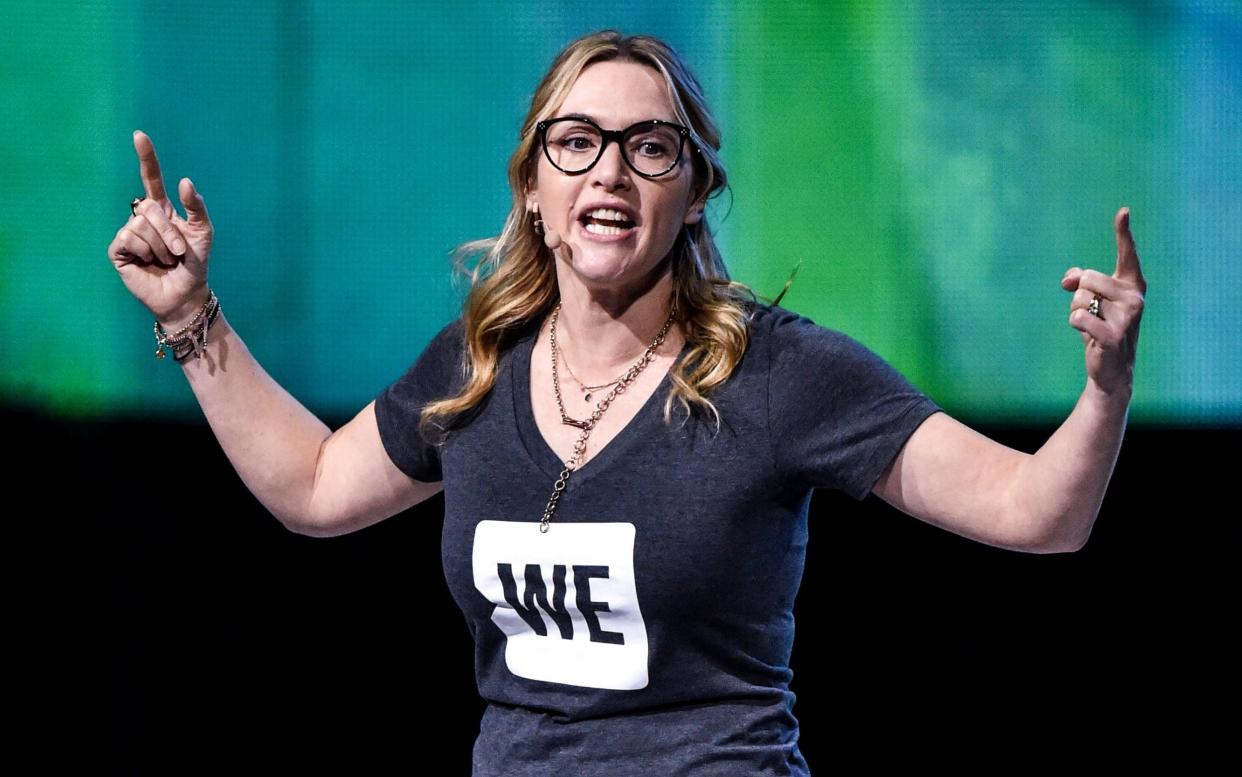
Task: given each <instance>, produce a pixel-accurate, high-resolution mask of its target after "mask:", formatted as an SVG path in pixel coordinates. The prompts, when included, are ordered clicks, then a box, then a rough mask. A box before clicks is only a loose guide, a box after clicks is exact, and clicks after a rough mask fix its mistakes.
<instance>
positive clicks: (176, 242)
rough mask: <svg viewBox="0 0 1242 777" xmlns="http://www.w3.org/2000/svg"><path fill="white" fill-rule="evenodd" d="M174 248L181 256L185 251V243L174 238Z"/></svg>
mask: <svg viewBox="0 0 1242 777" xmlns="http://www.w3.org/2000/svg"><path fill="white" fill-rule="evenodd" d="M172 249H173V251H175V252H176V253H177V255H178V256H180V255H181V254H184V253H185V243H184V242H182V241H181V240H174V241H173V244H172Z"/></svg>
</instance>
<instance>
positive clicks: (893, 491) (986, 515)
mask: <svg viewBox="0 0 1242 777" xmlns="http://www.w3.org/2000/svg"><path fill="white" fill-rule="evenodd" d="M1027 458H1029V455H1028V454H1026V453H1022V452H1021V451H1016V450H1014V449H1013V448H1009V447H1007V446H1004V445H1001V444H1000V443H998V442H996V441H994V440H992V439H989V438H988V437H986V436H984V435H982V434H980V433H978V432H976V431H975V430H973V429H971V428H970V427H968V426H966V425H965V424H962V423H960V422H959V421H957V420H955V419H954V418H952V417H951V416H949V414H948V413H945V412H938V413H933V414H932V415H930V416H928V418H927V419H926V420H925V421H924V422H923V423H922V424H921V425H919V427H918V428H917V429H915V430H914V432H913V433H912V434H911V435H910V437H909V438H908V439H907V440H906V442H905V444H904V445H903V446H902V448H901V450H900V451H899V452H898V454H897V456H896V457H895V458H894V459H893V461H892V463H890V464H889V466H888V468H887V469H885V470H884V473H883V474H882V475H881V476H880V478H879V480H878V481H876V484H875V486H874V488H873V489H872V493H874V494H875V495H876V496H878V497H880V498H881V499H883V500H884V501H885V502H888V503H889V504H890V505H892V506H893V507H896V508H897V509H898V510H901V511H902V512H904V513H907V514H909V515H912V516H914V517H915V518H918V519H920V520H923V521H926V522H927V523H930V524H933V525H935V526H939V527H940V528H942V529H946V530H948V531H951V532H953V533H954V534H959V535H961V536H963V537H968V538H970V539H972V540H977V541H979V542H983V543H986V544H988V545H994V546H996V547H999V548H1007V549H1009V550H1019V551H1027V552H1036V551H1038V550H1039V549H1040V548H1041V547H1042V546H1043V542H1042V539H1041V538H1040V537H1038V536H1034V535H1033V534H1032V532H1031V530H1030V529H1029V528H1028V527H1026V526H1025V525H1024V524H1023V523H1022V522H1021V520H1020V519H1019V518H1018V516H1019V512H1018V511H1017V510H1016V507H1017V505H1015V504H1014V500H1013V496H1012V489H1011V485H1012V484H1013V483H1014V482H1016V480H1015V479H1016V478H1017V477H1018V476H1019V471H1020V470H1021V468H1022V465H1023V463H1024V461H1025V460H1026V459H1027Z"/></svg>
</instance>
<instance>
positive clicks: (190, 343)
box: [155, 289, 220, 364]
mask: <svg viewBox="0 0 1242 777" xmlns="http://www.w3.org/2000/svg"><path fill="white" fill-rule="evenodd" d="M207 294H208V297H207V302H205V303H204V304H203V306H202V307H201V308H199V310H198V313H196V314H195V315H194V318H192V319H191V320H190V323H188V324H186V325H185V326H183V327H181V328H180V329H178V330H177V331H176V332H174V333H173V334H171V335H170V334H168V333H167V332H165V331H164V327H162V326H160V322H159V321H156V322H155V346H156V347H155V358H157V359H163V358H164V348H165V346H167V347H168V348H170V349H171V350H172V352H173V360H174V361H176V362H177V363H178V364H181V363H183V362H185V361H186V360H187V359H189V358H190V354H194V357H195V358H197V359H201V358H203V352H204V351H205V350H206V349H207V330H208V329H210V328H211V325H212V324H213V323H215V321H216V316H218V315H220V301H219V300H217V299H216V293H215V292H214V291H212V290H211V289H208V290H207Z"/></svg>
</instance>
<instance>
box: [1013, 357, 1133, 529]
mask: <svg viewBox="0 0 1242 777" xmlns="http://www.w3.org/2000/svg"><path fill="white" fill-rule="evenodd" d="M1130 394H1131V391H1130V390H1126V391H1124V392H1123V391H1117V392H1113V393H1112V394H1108V393H1106V392H1104V391H1103V390H1101V389H1100V388H1099V387H1098V386H1096V385H1095V384H1094V383H1093V382H1092V381H1091V380H1088V381H1087V387H1086V388H1085V389H1084V390H1083V393H1082V395H1081V396H1080V397H1079V398H1078V403H1077V404H1076V405H1075V406H1074V411H1073V412H1072V413H1070V416H1069V418H1067V419H1065V422H1064V423H1063V424H1061V426H1060V428H1058V429H1057V430H1056V432H1055V433H1054V434H1053V435H1052V437H1050V438H1049V439H1048V441H1047V442H1046V443H1044V445H1043V447H1042V448H1040V449H1039V451H1038V452H1037V453H1036V454H1035V455H1034V456H1031V457H1028V458H1027V459H1025V460H1024V461H1023V463H1022V465H1021V467H1020V468H1019V470H1018V473H1017V482H1016V484H1015V487H1014V504H1015V505H1016V508H1017V510H1018V515H1019V519H1020V520H1021V521H1023V522H1024V525H1026V526H1027V527H1028V528H1029V536H1034V537H1040V538H1043V542H1042V545H1043V547H1045V548H1047V549H1050V550H1054V551H1058V550H1059V551H1069V550H1076V549H1078V548H1080V547H1082V546H1083V545H1084V544H1086V542H1087V537H1088V536H1089V535H1090V534H1091V528H1092V526H1093V525H1094V524H1095V519H1096V516H1097V515H1098V514H1099V512H1100V504H1101V503H1102V502H1103V501H1104V493H1105V491H1106V490H1107V489H1108V482H1109V480H1110V479H1111V477H1112V473H1113V467H1114V466H1115V465H1116V463H1117V456H1118V454H1119V452H1120V451H1121V440H1122V437H1123V436H1124V434H1125V427H1126V417H1127V415H1128V413H1129V407H1130Z"/></svg>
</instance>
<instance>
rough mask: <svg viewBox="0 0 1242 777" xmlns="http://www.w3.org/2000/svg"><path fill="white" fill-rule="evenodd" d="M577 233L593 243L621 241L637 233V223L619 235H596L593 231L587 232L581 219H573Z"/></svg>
mask: <svg viewBox="0 0 1242 777" xmlns="http://www.w3.org/2000/svg"><path fill="white" fill-rule="evenodd" d="M574 224H575V225H576V226H575V227H574V229H576V230H577V233H578V235H579V236H580V237H581V238H582V239H583V240H590V241H591V242H593V243H621V242H624V241H626V240H629V239H631V238H633V237H635V236H636V235H637V234H638V225H634V226H632V227H630V228H629V229H627V230H625V231H624V232H622V233H621V234H619V235H597V234H595V233H594V232H588V231H587V228H586V224H583V223H582V221H581V220H576V221H574Z"/></svg>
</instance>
